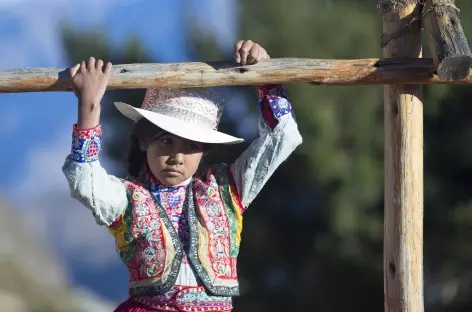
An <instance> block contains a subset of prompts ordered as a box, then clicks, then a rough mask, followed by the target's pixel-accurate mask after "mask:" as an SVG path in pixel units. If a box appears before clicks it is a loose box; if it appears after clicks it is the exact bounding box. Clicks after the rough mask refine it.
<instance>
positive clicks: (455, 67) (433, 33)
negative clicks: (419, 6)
mask: <svg viewBox="0 0 472 312" xmlns="http://www.w3.org/2000/svg"><path fill="white" fill-rule="evenodd" d="M422 15H423V26H424V30H425V34H426V39H427V40H426V42H427V43H428V46H429V48H430V50H431V52H432V56H433V59H434V64H435V68H436V69H437V70H436V71H437V73H438V76H439V78H440V79H441V80H445V81H457V80H461V79H464V78H465V77H467V76H469V74H470V67H471V66H472V54H471V52H470V48H469V43H468V42H467V38H466V36H465V34H464V30H463V29H462V25H461V21H460V19H459V9H458V8H457V7H456V6H455V4H454V1H453V0H426V1H424V6H423V13H422Z"/></svg>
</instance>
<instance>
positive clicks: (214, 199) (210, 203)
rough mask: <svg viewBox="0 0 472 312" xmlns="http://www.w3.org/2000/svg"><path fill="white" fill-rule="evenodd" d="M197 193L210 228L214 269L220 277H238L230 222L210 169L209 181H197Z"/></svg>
mask: <svg viewBox="0 0 472 312" xmlns="http://www.w3.org/2000/svg"><path fill="white" fill-rule="evenodd" d="M195 195H196V200H197V204H198V206H199V207H200V213H201V214H202V219H203V220H205V221H204V222H206V224H205V227H206V228H207V230H208V238H209V244H208V250H209V251H210V258H211V260H212V261H211V264H212V267H213V271H214V272H215V274H216V276H217V277H218V278H229V279H234V278H236V271H235V270H233V267H234V264H233V263H232V261H233V259H231V258H230V248H231V244H230V224H229V220H228V216H227V215H226V214H225V212H224V211H223V209H224V205H222V203H223V201H222V198H221V195H220V192H219V187H218V183H217V181H216V178H215V176H214V175H213V174H212V172H211V171H209V174H208V176H207V181H205V183H202V182H200V181H198V182H197V183H195Z"/></svg>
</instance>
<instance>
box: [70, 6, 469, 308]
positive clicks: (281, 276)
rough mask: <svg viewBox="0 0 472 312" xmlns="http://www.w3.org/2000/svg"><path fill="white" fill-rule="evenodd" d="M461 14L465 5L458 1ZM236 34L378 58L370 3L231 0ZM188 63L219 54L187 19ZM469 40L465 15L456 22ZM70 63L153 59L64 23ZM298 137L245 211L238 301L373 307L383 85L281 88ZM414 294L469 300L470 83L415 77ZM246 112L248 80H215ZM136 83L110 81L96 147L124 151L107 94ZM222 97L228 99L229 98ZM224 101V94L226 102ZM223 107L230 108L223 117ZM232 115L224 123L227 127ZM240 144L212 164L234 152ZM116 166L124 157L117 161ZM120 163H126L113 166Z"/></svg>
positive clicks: (378, 280)
mask: <svg viewBox="0 0 472 312" xmlns="http://www.w3.org/2000/svg"><path fill="white" fill-rule="evenodd" d="M458 5H459V6H460V8H461V9H462V16H467V14H468V13H472V4H470V3H468V2H464V3H459V4H458ZM239 7H240V8H239V14H240V15H239V25H240V29H239V31H238V33H239V35H238V38H241V39H249V38H250V39H253V40H255V41H258V42H260V43H261V44H262V45H264V46H265V47H266V48H267V50H268V51H269V53H270V54H271V56H272V57H308V58H368V57H379V56H380V48H379V36H380V29H381V28H380V27H381V26H380V18H379V17H378V16H377V15H376V14H375V13H376V12H375V1H372V0H364V1H352V0H338V1H321V0H317V1H313V0H294V1H284V0H270V1H269V0H258V1H250V0H240V1H239ZM186 22H187V23H188V24H187V26H188V27H187V33H186V37H187V42H188V47H189V51H188V52H189V53H191V54H192V59H194V60H203V61H204V60H215V59H222V58H226V59H230V54H231V51H225V50H221V49H220V48H219V47H218V46H217V45H216V44H215V43H214V40H213V36H212V34H211V33H207V32H205V31H203V30H202V29H203V27H202V28H200V27H199V24H198V22H197V21H195V20H187V21H186ZM462 22H463V26H464V28H465V31H466V34H468V35H469V38H471V39H472V20H470V19H469V20H466V19H465V18H463V20H462ZM63 34H64V36H63V37H64V46H65V49H66V51H67V53H68V55H69V58H70V60H71V62H77V61H79V60H82V59H85V58H86V57H88V56H90V55H94V56H96V57H100V58H103V59H106V60H110V61H112V62H113V63H114V64H119V63H135V62H139V63H145V62H150V61H152V62H158V61H159V60H157V59H151V58H149V57H147V56H145V55H144V53H143V49H142V46H141V45H140V43H139V41H137V40H135V39H131V40H130V41H129V42H128V43H127V44H126V45H125V46H124V47H123V48H117V47H113V48H112V47H111V46H110V45H109V44H108V43H106V42H104V41H103V39H102V38H105V36H103V34H100V33H95V32H91V33H80V32H75V31H73V30H72V29H69V28H65V30H64V33H63ZM287 88H288V92H289V97H290V99H291V102H292V104H293V105H294V107H295V109H296V114H297V119H298V122H299V126H300V128H301V131H302V135H303V137H304V144H303V145H302V146H301V147H300V149H299V150H298V151H297V152H296V154H295V155H294V156H293V157H291V158H290V159H289V160H288V161H287V162H286V163H284V164H283V165H282V166H281V167H280V169H279V170H278V171H277V172H276V173H275V175H274V176H273V178H272V179H271V180H269V182H268V184H267V185H266V187H265V188H264V190H263V191H262V192H261V194H260V195H259V197H258V198H257V199H256V201H255V202H254V203H253V204H252V205H251V207H250V209H249V210H248V212H247V214H245V221H244V231H243V243H242V247H241V256H240V277H241V290H242V293H243V296H242V297H240V298H237V299H235V309H236V311H249V312H250V311H279V310H280V311H284V310H290V311H302V310H306V309H310V310H316V309H318V310H330V311H337V310H349V311H363V312H365V311H380V310H381V309H383V282H382V279H383V276H382V270H383V268H382V251H383V249H382V239H383V236H382V235H383V97H382V91H383V88H382V87H381V86H369V87H314V86H302V85H290V86H287ZM425 89H426V93H425V107H424V112H425V129H424V130H425V250H424V257H425V303H426V307H427V308H428V309H429V310H430V311H443V310H447V311H470V309H471V308H472V301H471V299H470V298H471V296H470V295H471V293H472V292H471V291H470V287H469V285H470V284H472V274H471V273H472V271H471V270H470V269H469V267H471V266H472V252H471V251H470V250H471V249H470V248H469V244H468V240H469V237H472V235H471V234H472V230H471V229H472V209H471V208H472V204H471V203H472V202H471V199H472V198H471V196H470V191H469V190H470V189H472V188H471V183H470V182H469V177H470V176H471V174H472V162H471V161H470V160H471V159H472V144H469V143H472V142H471V141H472V126H470V123H469V113H471V114H472V107H471V106H470V104H469V103H468V102H470V101H471V99H472V91H471V89H470V88H468V87H466V86H430V87H429V86H428V87H425ZM222 90H223V92H224V93H225V94H226V95H232V96H236V97H241V98H244V99H245V100H246V103H247V106H248V108H249V113H248V114H251V115H253V116H257V114H258V112H257V105H256V93H255V90H254V87H232V88H222ZM143 95H144V90H137V91H136V90H133V91H130V90H126V91H112V92H108V93H107V96H106V99H105V102H106V103H104V105H103V113H102V121H103V123H104V124H105V128H108V126H107V125H109V126H110V128H112V129H113V133H111V132H109V131H108V130H107V131H106V132H105V134H104V135H105V137H106V138H105V140H106V144H105V148H106V150H105V151H106V153H107V155H108V156H109V157H111V158H112V159H115V160H118V161H122V162H123V161H124V158H125V155H126V150H124V149H123V143H122V142H124V140H126V138H127V135H128V132H129V129H130V125H131V123H130V122H129V121H128V120H126V119H125V118H122V117H121V116H120V115H119V113H118V112H116V110H115V109H114V107H113V105H112V102H113V101H115V100H117V99H119V100H120V101H125V102H127V103H131V104H134V105H139V104H140V102H141V100H142V97H143ZM228 105H232V104H231V103H229V104H228ZM234 105H236V104H234ZM231 117H233V118H231ZM241 117H243V116H228V114H226V115H225V117H224V118H223V120H222V125H221V127H222V129H224V131H227V132H229V133H236V131H237V128H238V127H237V126H238V124H239V123H240V122H241ZM243 148H245V146H244V145H243V146H232V147H227V148H224V149H223V150H222V151H221V152H218V154H215V155H212V157H211V159H210V161H212V162H213V161H227V162H230V161H232V160H234V159H235V158H236V157H237V156H238V155H239V153H240V152H241V150H242V149H243ZM124 168H125V167H124ZM121 174H125V172H124V171H123V172H122V173H121Z"/></svg>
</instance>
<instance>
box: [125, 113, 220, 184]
mask: <svg viewBox="0 0 472 312" xmlns="http://www.w3.org/2000/svg"><path fill="white" fill-rule="evenodd" d="M162 132H165V130H163V129H161V128H159V127H158V126H156V125H154V124H153V123H151V122H150V121H148V120H147V119H146V118H141V119H139V120H138V121H137V122H136V123H135V124H134V125H133V128H132V130H131V135H130V137H129V152H128V156H127V157H126V160H127V161H128V175H129V176H130V177H132V178H138V177H139V175H140V174H141V171H142V170H143V168H144V166H145V165H146V162H147V159H146V151H143V150H142V149H141V146H140V141H142V142H145V143H146V142H149V140H150V139H152V138H154V137H155V136H157V135H158V134H160V133H162ZM203 150H204V151H205V154H208V153H209V152H210V151H212V150H213V145H212V144H203Z"/></svg>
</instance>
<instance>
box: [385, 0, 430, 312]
mask: <svg viewBox="0 0 472 312" xmlns="http://www.w3.org/2000/svg"><path fill="white" fill-rule="evenodd" d="M417 2H418V1H417V0H396V1H395V0H391V1H388V0H383V1H380V8H381V10H382V16H383V32H384V33H392V32H395V31H397V30H398V29H400V28H403V27H405V23H408V22H409V21H412V20H414V19H418V18H420V14H421V6H420V5H418V4H417ZM408 27H409V28H410V29H409V31H408V32H407V33H405V34H403V35H402V36H399V37H397V38H394V39H392V40H391V41H389V42H388V43H387V44H386V45H385V47H384V48H383V57H384V58H391V57H421V56H422V48H421V23H411V24H410V25H408ZM384 92H385V96H384V101H385V104H384V120H385V126H384V127H385V128H384V137H385V143H384V144H385V156H384V157H385V165H384V166H385V204H384V205H385V216H384V218H385V219H384V294H385V311H386V312H423V311H424V307H423V104H422V102H421V101H422V86H421V85H386V86H385V87H384Z"/></svg>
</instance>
